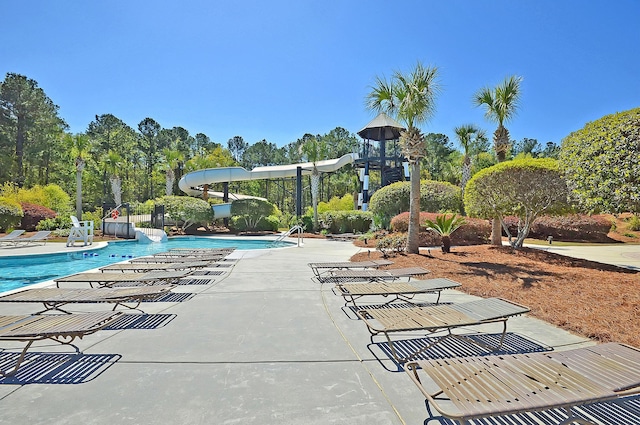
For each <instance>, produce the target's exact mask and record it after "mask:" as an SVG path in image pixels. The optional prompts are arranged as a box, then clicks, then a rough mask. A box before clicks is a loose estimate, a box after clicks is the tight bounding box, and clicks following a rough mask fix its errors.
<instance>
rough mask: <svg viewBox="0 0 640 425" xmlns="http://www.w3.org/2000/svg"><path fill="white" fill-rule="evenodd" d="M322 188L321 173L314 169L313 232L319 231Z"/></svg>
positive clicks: (312, 180)
mask: <svg viewBox="0 0 640 425" xmlns="http://www.w3.org/2000/svg"><path fill="white" fill-rule="evenodd" d="M319 186H320V173H319V172H318V171H317V170H316V169H315V168H314V170H313V174H311V203H312V204H313V231H314V232H317V231H318V227H320V226H319V224H318V191H319V188H320V187H319Z"/></svg>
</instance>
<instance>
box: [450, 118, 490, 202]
mask: <svg viewBox="0 0 640 425" xmlns="http://www.w3.org/2000/svg"><path fill="white" fill-rule="evenodd" d="M453 131H454V132H455V134H456V138H457V139H458V143H460V146H462V150H463V153H464V157H463V158H462V179H461V180H460V188H461V189H462V194H463V195H464V187H465V186H466V185H467V182H468V181H469V179H470V178H471V152H472V149H473V141H474V138H473V136H474V135H475V140H479V139H484V138H485V137H486V136H485V134H484V130H481V129H480V128H478V127H476V126H475V125H473V124H465V125H461V126H460V127H456V128H454V129H453Z"/></svg>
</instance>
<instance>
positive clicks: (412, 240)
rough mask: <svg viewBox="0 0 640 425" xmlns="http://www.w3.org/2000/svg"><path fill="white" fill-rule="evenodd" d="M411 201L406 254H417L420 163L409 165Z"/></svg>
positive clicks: (418, 243)
mask: <svg viewBox="0 0 640 425" xmlns="http://www.w3.org/2000/svg"><path fill="white" fill-rule="evenodd" d="M410 196H411V199H410V202H409V238H408V241H407V252H409V253H410V254H418V252H419V247H420V162H419V161H415V162H413V163H412V164H411V195H410Z"/></svg>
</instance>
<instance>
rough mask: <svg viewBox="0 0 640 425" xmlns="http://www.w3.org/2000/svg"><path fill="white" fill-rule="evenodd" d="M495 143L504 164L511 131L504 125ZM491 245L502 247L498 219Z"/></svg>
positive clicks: (494, 137)
mask: <svg viewBox="0 0 640 425" xmlns="http://www.w3.org/2000/svg"><path fill="white" fill-rule="evenodd" d="M493 143H494V148H495V150H496V156H497V158H498V162H504V160H505V159H506V155H507V150H508V149H509V130H507V129H506V128H505V127H503V126H502V124H500V125H499V126H498V129H497V130H496V131H495V133H493ZM491 245H494V246H502V226H501V225H500V220H499V219H498V218H494V219H493V220H492V221H491Z"/></svg>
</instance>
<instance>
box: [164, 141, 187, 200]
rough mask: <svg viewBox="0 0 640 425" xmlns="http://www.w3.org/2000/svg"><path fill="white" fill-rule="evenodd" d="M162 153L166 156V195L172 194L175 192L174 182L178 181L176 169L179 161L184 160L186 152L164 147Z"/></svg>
mask: <svg viewBox="0 0 640 425" xmlns="http://www.w3.org/2000/svg"><path fill="white" fill-rule="evenodd" d="M162 155H163V156H164V164H165V168H166V172H167V174H166V178H167V180H166V183H165V195H167V196H170V195H172V194H173V183H174V182H175V181H176V173H175V171H174V170H175V169H176V168H177V167H178V163H179V162H180V161H183V160H184V154H183V153H182V152H180V151H179V150H177V149H169V148H164V149H162Z"/></svg>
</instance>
